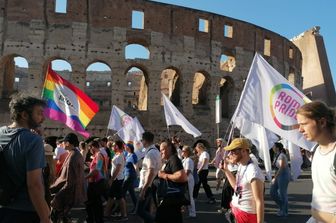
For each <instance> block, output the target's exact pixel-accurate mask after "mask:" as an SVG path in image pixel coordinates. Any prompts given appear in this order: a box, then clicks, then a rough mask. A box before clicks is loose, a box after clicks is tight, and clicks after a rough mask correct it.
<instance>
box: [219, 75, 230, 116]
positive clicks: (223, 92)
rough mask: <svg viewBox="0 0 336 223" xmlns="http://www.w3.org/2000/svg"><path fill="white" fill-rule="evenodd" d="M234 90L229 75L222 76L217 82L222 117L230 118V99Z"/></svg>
mask: <svg viewBox="0 0 336 223" xmlns="http://www.w3.org/2000/svg"><path fill="white" fill-rule="evenodd" d="M233 91H234V82H233V79H232V78H231V77H228V76H225V77H222V78H221V80H220V82H219V95H220V98H221V105H222V118H230V115H231V114H232V112H233V111H232V106H231V105H232V104H233V103H232V100H233V93H234V92H233Z"/></svg>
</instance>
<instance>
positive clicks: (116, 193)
mask: <svg viewBox="0 0 336 223" xmlns="http://www.w3.org/2000/svg"><path fill="white" fill-rule="evenodd" d="M113 151H114V153H115V155H114V157H113V159H112V161H111V162H112V168H111V178H110V179H109V181H108V182H109V185H110V189H109V198H108V201H107V204H106V207H105V213H104V215H105V216H107V217H109V216H110V215H111V211H112V207H113V206H114V204H115V203H116V202H118V204H119V208H120V212H121V216H120V217H118V218H117V219H114V220H116V221H127V220H128V218H127V211H126V201H125V197H124V196H123V191H122V185H123V182H124V168H125V157H124V153H123V151H124V143H123V142H122V141H120V140H118V141H116V142H115V144H114V146H113ZM100 152H101V150H100Z"/></svg>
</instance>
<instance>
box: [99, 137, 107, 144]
mask: <svg viewBox="0 0 336 223" xmlns="http://www.w3.org/2000/svg"><path fill="white" fill-rule="evenodd" d="M100 141H102V142H105V143H107V141H108V140H107V137H103V138H101V139H100Z"/></svg>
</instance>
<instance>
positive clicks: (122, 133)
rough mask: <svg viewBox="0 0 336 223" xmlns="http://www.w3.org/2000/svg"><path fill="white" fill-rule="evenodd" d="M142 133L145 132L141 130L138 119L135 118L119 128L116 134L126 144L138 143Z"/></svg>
mask: <svg viewBox="0 0 336 223" xmlns="http://www.w3.org/2000/svg"><path fill="white" fill-rule="evenodd" d="M144 132H145V130H144V129H143V128H142V125H141V124H140V122H139V120H138V118H137V117H135V118H133V119H132V121H131V122H130V123H128V124H127V125H126V126H124V127H123V128H121V129H120V130H119V131H118V132H117V134H118V136H119V137H120V138H121V139H122V140H123V141H124V142H125V143H127V142H128V141H137V142H140V140H141V138H142V133H144Z"/></svg>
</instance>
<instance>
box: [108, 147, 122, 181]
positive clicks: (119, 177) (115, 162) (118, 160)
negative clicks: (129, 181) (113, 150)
mask: <svg viewBox="0 0 336 223" xmlns="http://www.w3.org/2000/svg"><path fill="white" fill-rule="evenodd" d="M111 162H112V169H111V176H113V173H114V171H116V168H117V165H118V164H121V168H120V171H119V173H118V175H117V178H116V179H117V180H123V179H124V174H123V173H124V167H125V157H124V154H123V153H120V154H116V155H115V156H114V157H113V159H112V161H111Z"/></svg>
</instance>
